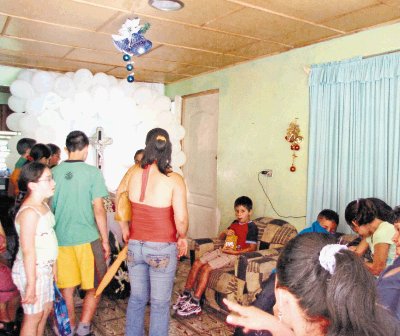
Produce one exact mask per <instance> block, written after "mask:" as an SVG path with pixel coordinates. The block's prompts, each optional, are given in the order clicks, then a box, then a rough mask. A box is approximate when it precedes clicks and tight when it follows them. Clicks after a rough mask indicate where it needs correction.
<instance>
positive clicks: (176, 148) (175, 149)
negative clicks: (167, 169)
mask: <svg viewBox="0 0 400 336" xmlns="http://www.w3.org/2000/svg"><path fill="white" fill-rule="evenodd" d="M181 150H182V146H181V143H180V141H174V142H172V153H179V152H180V151H181Z"/></svg>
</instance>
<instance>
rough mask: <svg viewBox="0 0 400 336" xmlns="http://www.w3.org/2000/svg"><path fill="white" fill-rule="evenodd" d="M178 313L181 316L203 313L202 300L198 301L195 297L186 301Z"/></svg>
mask: <svg viewBox="0 0 400 336" xmlns="http://www.w3.org/2000/svg"><path fill="white" fill-rule="evenodd" d="M176 313H177V314H178V315H179V316H191V315H195V314H196V315H197V314H200V313H201V307H200V302H196V301H194V300H193V299H191V300H189V301H186V302H185V303H183V304H182V305H181V307H179V308H178V310H177V311H176Z"/></svg>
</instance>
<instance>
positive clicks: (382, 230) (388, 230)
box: [366, 222, 396, 266]
mask: <svg viewBox="0 0 400 336" xmlns="http://www.w3.org/2000/svg"><path fill="white" fill-rule="evenodd" d="M395 232H396V231H395V228H394V225H393V224H390V223H388V222H382V223H381V224H379V226H378V228H377V229H376V231H375V232H374V234H373V235H372V236H371V237H367V239H366V241H367V243H368V245H369V248H370V249H371V251H372V255H373V254H374V250H375V245H376V244H380V243H385V244H388V245H389V253H388V257H387V259H386V266H390V265H392V264H393V261H394V259H395V257H396V245H395V243H394V242H393V240H392V238H393V236H394V234H395Z"/></svg>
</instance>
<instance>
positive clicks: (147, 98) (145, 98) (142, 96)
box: [133, 86, 154, 105]
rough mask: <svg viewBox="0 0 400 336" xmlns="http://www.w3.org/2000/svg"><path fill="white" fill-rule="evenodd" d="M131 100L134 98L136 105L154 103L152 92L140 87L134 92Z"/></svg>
mask: <svg viewBox="0 0 400 336" xmlns="http://www.w3.org/2000/svg"><path fill="white" fill-rule="evenodd" d="M133 98H135V101H136V103H137V104H138V105H144V104H151V103H152V102H153V101H154V96H153V90H152V89H150V88H148V87H145V86H141V87H139V88H137V89H136V90H135V92H134V94H133Z"/></svg>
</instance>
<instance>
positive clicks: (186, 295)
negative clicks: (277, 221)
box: [173, 196, 258, 316]
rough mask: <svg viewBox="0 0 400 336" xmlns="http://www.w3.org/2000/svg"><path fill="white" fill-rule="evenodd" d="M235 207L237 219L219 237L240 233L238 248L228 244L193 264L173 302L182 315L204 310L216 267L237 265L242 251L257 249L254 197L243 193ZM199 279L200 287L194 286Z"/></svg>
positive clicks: (237, 242)
mask: <svg viewBox="0 0 400 336" xmlns="http://www.w3.org/2000/svg"><path fill="white" fill-rule="evenodd" d="M234 208H235V215H236V220H235V221H233V222H232V224H231V225H230V226H229V227H228V228H227V229H226V230H224V231H222V232H221V233H220V235H219V238H220V239H226V238H227V237H232V236H237V240H236V249H234V248H230V247H227V245H228V244H226V245H225V246H224V247H223V248H222V249H217V250H214V251H211V252H207V253H205V254H204V255H203V256H202V257H201V258H200V259H198V260H196V261H195V262H194V263H193V266H192V268H191V269H190V272H189V275H188V278H187V280H186V285H185V288H184V291H183V293H182V294H181V295H179V296H178V299H177V301H176V303H175V304H174V305H173V309H174V310H176V312H177V314H178V315H179V316H190V315H193V314H199V313H200V312H201V307H200V298H201V296H202V295H203V293H204V291H205V289H206V287H207V283H208V280H209V278H210V274H211V271H212V270H215V269H219V268H223V267H227V266H233V265H234V264H235V261H236V259H237V258H238V256H239V255H240V254H242V253H245V252H250V251H255V250H256V249H257V236H258V228H257V226H256V225H255V224H254V223H253V222H252V221H251V220H250V216H251V213H252V208H253V202H252V200H251V199H250V198H249V197H247V196H241V197H239V198H238V199H236V200H235V204H234ZM228 240H230V239H228ZM196 281H197V287H196V289H194V286H195V283H196ZM193 290H194V292H193V294H192V291H193Z"/></svg>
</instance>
